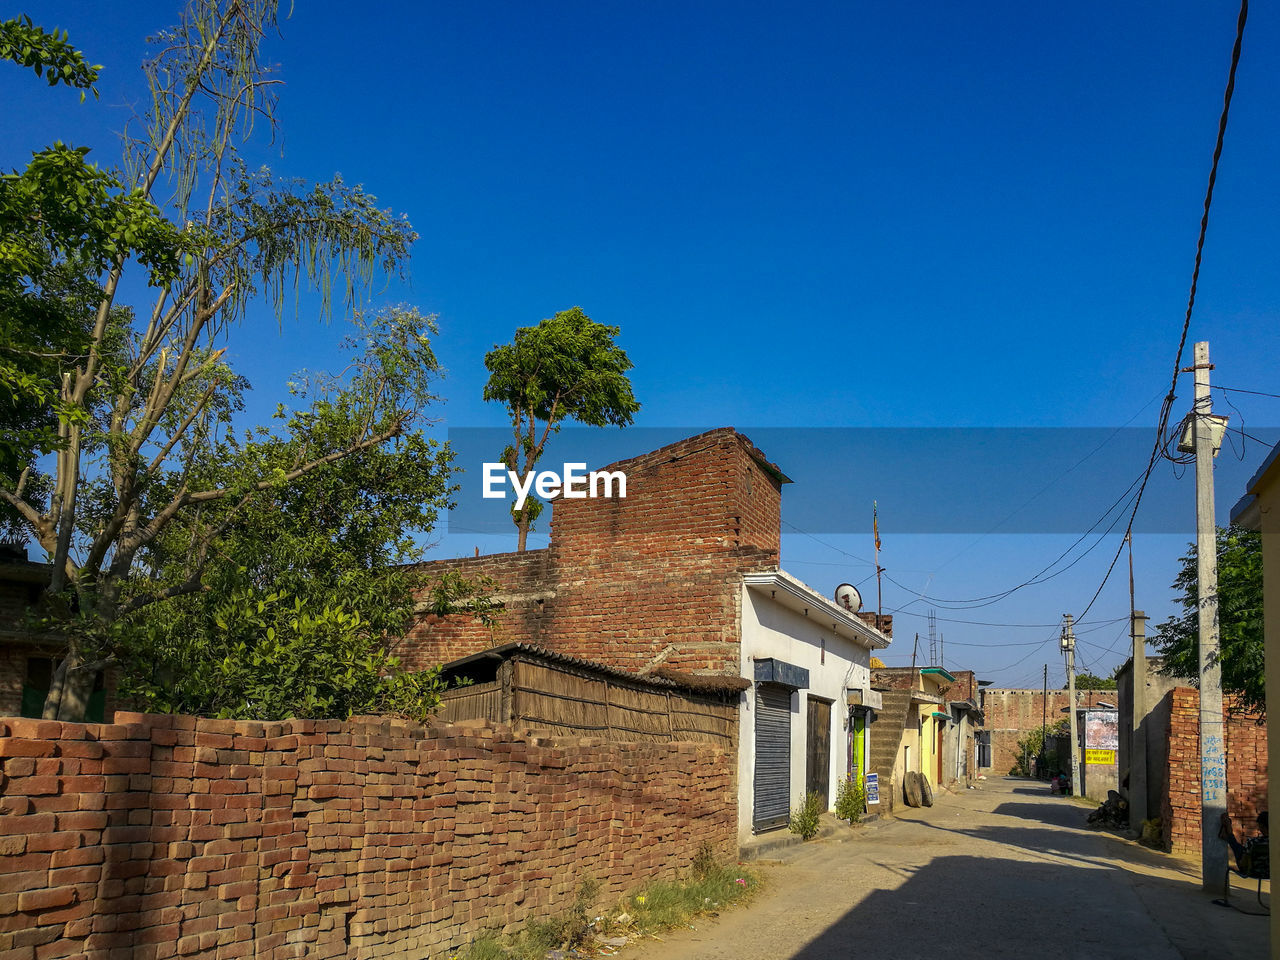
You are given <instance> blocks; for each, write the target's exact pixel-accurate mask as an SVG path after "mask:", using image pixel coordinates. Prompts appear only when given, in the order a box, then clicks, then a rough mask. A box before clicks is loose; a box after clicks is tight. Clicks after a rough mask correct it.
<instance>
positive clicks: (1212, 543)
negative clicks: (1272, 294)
mask: <svg viewBox="0 0 1280 960" xmlns="http://www.w3.org/2000/svg"><path fill="white" fill-rule="evenodd" d="M1193 369H1194V371H1195V378H1196V401H1195V409H1194V411H1193V414H1192V416H1193V420H1192V431H1193V432H1192V436H1193V438H1194V442H1195V452H1196V583H1197V587H1198V593H1199V595H1198V598H1197V601H1198V603H1197V605H1198V607H1199V632H1200V789H1201V796H1200V863H1201V866H1200V882H1201V884H1202V886H1203V887H1204V889H1205V890H1208V891H1212V892H1219V891H1222V889H1223V884H1224V883H1225V881H1226V877H1227V845H1226V844H1225V843H1223V842H1222V841H1221V840H1220V839H1218V826H1219V821H1220V820H1221V818H1222V815H1223V814H1224V813H1225V812H1226V810H1227V755H1226V742H1225V740H1224V739H1223V724H1222V667H1221V665H1220V664H1219V662H1218V536H1217V524H1216V522H1215V520H1214V513H1213V440H1214V437H1213V429H1212V427H1211V426H1210V422H1209V419H1208V418H1209V415H1210V414H1212V413H1213V399H1212V397H1211V396H1210V393H1209V371H1210V370H1211V369H1213V368H1212V366H1211V365H1210V363H1209V344H1208V343H1207V342H1200V343H1197V344H1196V349H1195V366H1194V368H1193Z"/></svg>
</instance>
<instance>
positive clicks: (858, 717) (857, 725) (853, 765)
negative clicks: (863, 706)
mask: <svg viewBox="0 0 1280 960" xmlns="http://www.w3.org/2000/svg"><path fill="white" fill-rule="evenodd" d="M866 741H867V715H866V714H865V713H863V712H862V711H861V710H858V711H857V712H855V713H854V715H853V743H852V744H851V745H850V746H851V749H850V751H849V776H850V777H852V778H853V780H854V781H855V782H856V783H862V781H863V773H862V771H863V770H864V769H865V767H866V763H865V762H864V753H865V751H866V749H867V747H866Z"/></svg>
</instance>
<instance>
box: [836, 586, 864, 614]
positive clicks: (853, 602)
mask: <svg viewBox="0 0 1280 960" xmlns="http://www.w3.org/2000/svg"><path fill="white" fill-rule="evenodd" d="M836 603H837V604H838V605H839V606H842V607H844V608H845V609H846V610H848V611H849V612H850V613H857V612H858V611H859V610H861V609H862V594H860V593H859V592H858V588H857V587H855V586H854V585H853V584H852V583H842V584H840V586H838V587H836Z"/></svg>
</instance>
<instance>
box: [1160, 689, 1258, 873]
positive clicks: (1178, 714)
mask: <svg viewBox="0 0 1280 960" xmlns="http://www.w3.org/2000/svg"><path fill="white" fill-rule="evenodd" d="M1223 699H1224V711H1223V713H1224V717H1225V720H1226V724H1225V729H1226V739H1227V812H1228V813H1229V814H1231V817H1232V819H1233V820H1234V821H1235V825H1236V835H1237V837H1238V836H1240V834H1241V832H1242V831H1243V832H1244V834H1245V836H1252V835H1254V834H1256V833H1257V825H1256V824H1255V822H1254V821H1255V820H1256V819H1257V816H1258V814H1259V813H1261V812H1262V811H1263V810H1266V809H1268V808H1267V727H1266V724H1265V723H1264V724H1260V723H1258V718H1257V717H1255V716H1252V715H1250V714H1247V713H1243V712H1241V711H1240V710H1238V709H1236V705H1235V701H1234V700H1233V698H1232V697H1231V696H1229V695H1227V696H1225V697H1224V698H1223ZM1165 701H1166V704H1165V705H1164V707H1165V709H1167V711H1168V716H1169V727H1168V736H1169V753H1168V769H1167V771H1166V776H1165V779H1164V783H1163V785H1162V794H1163V803H1162V809H1161V811H1160V816H1161V818H1162V821H1163V822H1162V829H1163V834H1164V842H1165V846H1166V848H1167V849H1169V850H1172V851H1173V852H1174V853H1193V854H1197V855H1198V854H1199V853H1200V691H1199V690H1195V689H1193V688H1191V687H1176V688H1174V689H1173V690H1170V691H1169V692H1168V693H1167V694H1165Z"/></svg>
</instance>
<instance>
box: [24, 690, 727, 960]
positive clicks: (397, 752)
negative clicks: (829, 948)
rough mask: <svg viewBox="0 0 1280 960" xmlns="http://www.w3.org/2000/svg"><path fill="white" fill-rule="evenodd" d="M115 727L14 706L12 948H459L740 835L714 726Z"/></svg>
mask: <svg viewBox="0 0 1280 960" xmlns="http://www.w3.org/2000/svg"><path fill="white" fill-rule="evenodd" d="M116 721H117V722H116V723H115V724H110V725H108V724H68V723H57V722H47V721H37V720H6V721H3V722H0V763H2V764H3V772H2V774H0V787H2V789H0V956H3V957H10V956H13V957H40V958H58V957H72V956H74V957H85V958H89V960H107V958H111V960H115V958H122V960H123V958H141V960H149V958H167V957H174V956H180V957H207V958H215V957H216V958H218V960H222V958H235V957H254V958H262V960H276V958H286V957H288V958H294V957H307V958H316V960H318V958H326V957H347V956H378V957H388V958H390V957H404V958H409V957H413V958H419V957H426V956H432V957H435V956H443V955H447V954H446V951H449V950H452V949H454V948H456V947H457V946H459V945H460V944H462V943H463V942H465V941H466V939H467V938H468V937H469V936H471V935H473V934H475V933H476V932H478V931H487V930H494V929H502V928H504V927H505V928H511V927H514V926H518V925H520V924H521V923H523V922H524V921H526V920H527V919H529V918H531V917H538V916H546V915H549V914H554V913H555V912H557V911H559V910H562V909H563V908H565V907H566V906H567V905H568V904H569V902H570V901H571V900H572V899H573V896H574V893H575V892H576V889H577V887H578V885H579V884H580V882H581V881H582V880H584V879H586V878H594V879H597V880H599V881H601V883H602V884H603V885H604V887H603V893H604V895H609V896H616V895H618V894H620V893H622V892H623V891H624V890H625V889H627V888H629V887H632V886H634V885H636V884H638V883H640V882H642V881H645V880H648V879H650V878H654V877H674V876H676V875H678V874H679V873H680V872H682V871H683V870H685V869H686V868H687V867H688V866H689V864H690V860H691V857H692V855H693V854H694V853H695V852H696V851H697V849H698V847H699V845H700V844H701V843H702V842H703V841H710V842H711V843H712V844H713V845H714V846H716V847H717V848H719V850H720V851H721V852H727V851H730V850H734V849H735V848H734V847H733V842H734V839H735V829H736V808H735V806H734V803H733V799H734V794H733V789H732V778H733V769H732V762H731V758H730V757H729V756H728V755H727V754H726V753H725V752H724V751H722V750H718V749H716V748H714V747H712V746H710V745H707V744H695V743H619V742H604V741H599V740H559V739H557V740H555V741H551V740H546V739H529V738H526V737H521V736H516V735H513V733H512V731H511V730H510V729H508V728H505V727H483V726H472V725H468V726H447V725H446V726H443V727H439V728H435V729H424V728H422V727H418V726H412V725H401V724H396V723H392V722H390V721H384V720H376V719H370V720H355V721H351V722H347V723H341V722H337V721H331V722H315V721H289V722H286V723H254V722H237V721H229V720H203V719H201V720H197V719H195V718H192V717H167V716H166V717H159V716H144V715H141V714H123V713H121V714H117V715H116Z"/></svg>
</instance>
